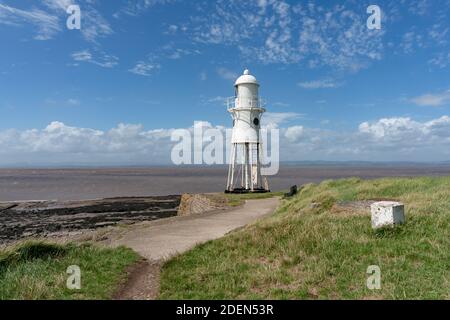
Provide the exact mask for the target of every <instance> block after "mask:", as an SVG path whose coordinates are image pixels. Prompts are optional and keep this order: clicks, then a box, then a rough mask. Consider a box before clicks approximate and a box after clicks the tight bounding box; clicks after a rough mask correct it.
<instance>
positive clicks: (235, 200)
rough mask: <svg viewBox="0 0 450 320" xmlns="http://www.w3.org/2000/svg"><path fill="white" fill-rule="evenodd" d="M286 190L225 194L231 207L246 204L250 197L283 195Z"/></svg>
mask: <svg viewBox="0 0 450 320" xmlns="http://www.w3.org/2000/svg"><path fill="white" fill-rule="evenodd" d="M283 194H284V192H283V191H279V192H266V193H242V194H234V193H226V194H223V196H224V197H225V199H226V201H227V204H228V205H229V206H231V207H237V206H240V205H242V204H244V202H245V200H250V199H267V198H272V197H276V196H278V197H281V196H283Z"/></svg>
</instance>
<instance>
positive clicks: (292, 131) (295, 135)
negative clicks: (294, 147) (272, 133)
mask: <svg viewBox="0 0 450 320" xmlns="http://www.w3.org/2000/svg"><path fill="white" fill-rule="evenodd" d="M304 132H305V128H304V127H303V126H293V127H289V128H287V129H286V131H285V132H284V136H285V137H286V139H288V141H289V142H298V141H299V140H300V139H301V138H302V137H303V134H304Z"/></svg>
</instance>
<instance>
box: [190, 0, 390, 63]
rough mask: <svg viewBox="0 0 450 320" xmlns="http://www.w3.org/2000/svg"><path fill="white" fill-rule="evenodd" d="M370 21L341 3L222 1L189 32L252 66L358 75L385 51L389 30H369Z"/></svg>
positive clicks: (199, 17)
mask: <svg viewBox="0 0 450 320" xmlns="http://www.w3.org/2000/svg"><path fill="white" fill-rule="evenodd" d="M199 10H202V8H200V9H199ZM365 19H366V16H365V15H363V14H361V13H360V12H356V11H353V10H351V9H349V8H347V7H346V5H341V4H338V5H334V6H330V7H329V8H325V7H322V6H321V5H316V4H315V3H313V2H309V3H307V4H293V5H291V4H289V3H288V2H287V1H283V0H270V1H220V0H219V1H217V3H216V5H215V10H214V12H212V13H211V12H207V11H201V16H197V17H195V18H193V19H192V25H191V26H190V28H189V29H190V30H192V31H191V33H192V34H191V36H192V38H193V39H194V41H196V42H200V43H207V44H220V45H226V46H233V47H235V48H236V49H238V50H239V51H240V52H241V54H242V55H243V56H244V58H245V59H247V60H249V61H254V60H255V59H257V60H258V61H259V62H261V63H264V64H270V63H283V64H291V63H295V64H296V63H304V64H305V65H307V66H310V67H318V66H326V67H333V68H337V69H345V70H350V71H358V70H359V69H361V68H364V67H366V66H367V65H368V64H369V63H370V62H371V61H373V60H379V59H381V57H382V51H383V43H382V38H383V35H384V32H385V31H384V30H383V29H382V30H377V31H370V30H367V27H366V21H365ZM242 21H245V23H242Z"/></svg>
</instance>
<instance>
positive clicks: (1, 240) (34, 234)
mask: <svg viewBox="0 0 450 320" xmlns="http://www.w3.org/2000/svg"><path fill="white" fill-rule="evenodd" d="M180 201H181V196H180V195H170V196H152V197H121V198H107V199H98V200H80V201H62V202H60V201H26V202H1V203H0V244H7V243H10V242H14V241H17V240H20V239H24V238H45V237H58V236H59V237H62V236H67V235H70V234H74V233H81V232H83V231H84V230H95V229H98V228H103V227H107V226H115V225H118V224H132V223H136V222H141V221H151V220H156V219H162V218H168V217H173V216H176V215H177V214H178V208H179V206H180Z"/></svg>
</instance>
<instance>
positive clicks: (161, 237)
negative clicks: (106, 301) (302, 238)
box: [108, 198, 279, 299]
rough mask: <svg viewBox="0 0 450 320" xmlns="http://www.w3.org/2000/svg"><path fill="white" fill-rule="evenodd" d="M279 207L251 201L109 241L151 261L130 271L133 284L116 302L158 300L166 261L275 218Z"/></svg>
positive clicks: (154, 225)
mask: <svg viewBox="0 0 450 320" xmlns="http://www.w3.org/2000/svg"><path fill="white" fill-rule="evenodd" d="M278 203H279V199H278V198H270V199H262V200H247V201H246V203H245V204H244V205H243V206H241V207H238V208H235V209H230V210H226V211H219V212H217V211H216V212H211V213H206V214H199V215H190V216H178V217H173V218H168V219H163V220H158V221H151V222H144V223H141V224H138V225H136V226H134V227H133V228H131V229H129V230H126V231H124V232H123V233H121V234H120V235H113V236H112V237H111V238H109V239H108V241H109V242H110V243H109V245H110V246H121V245H123V246H127V247H130V248H132V249H133V250H135V251H136V252H138V253H139V254H140V255H141V256H143V257H144V258H146V259H147V261H146V262H143V263H141V264H140V265H138V266H135V268H134V270H130V280H129V281H128V283H127V284H125V286H124V287H123V288H121V290H119V292H118V293H117V295H116V298H117V299H152V298H155V297H156V296H157V294H158V283H159V270H160V266H161V264H162V263H163V262H164V260H166V259H168V258H170V257H172V256H174V255H176V254H178V253H182V252H185V251H187V250H189V249H191V248H193V247H194V246H195V245H197V244H200V243H204V242H206V241H209V240H213V239H217V238H220V237H222V236H224V235H225V234H227V233H228V232H230V231H232V230H235V229H237V228H240V227H243V226H245V225H247V224H249V223H251V222H254V221H255V220H257V219H259V218H261V217H264V216H266V215H268V214H271V213H273V212H274V210H275V209H276V207H277V206H278Z"/></svg>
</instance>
